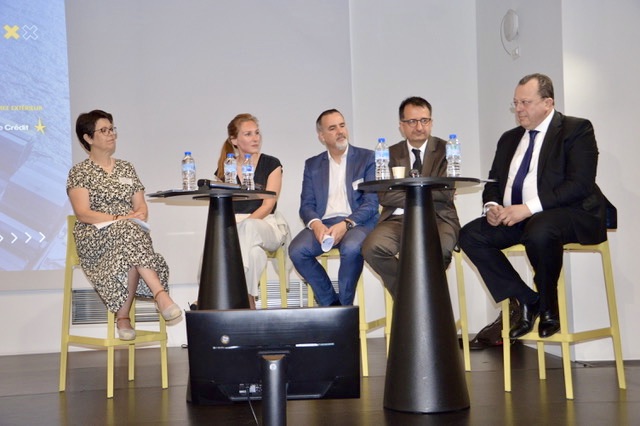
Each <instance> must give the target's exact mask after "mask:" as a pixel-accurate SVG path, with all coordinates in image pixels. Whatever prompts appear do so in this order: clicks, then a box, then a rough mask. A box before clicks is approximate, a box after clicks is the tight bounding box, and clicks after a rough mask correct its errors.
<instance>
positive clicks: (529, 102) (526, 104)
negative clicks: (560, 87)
mask: <svg viewBox="0 0 640 426" xmlns="http://www.w3.org/2000/svg"><path fill="white" fill-rule="evenodd" d="M543 99H544V98H540V99H538V100H540V101H541V100H543ZM538 100H532V99H523V100H521V101H518V100H516V99H514V100H513V102H511V108H518V106H519V105H522V108H528V107H530V106H531V105H533V103H534V102H538Z"/></svg>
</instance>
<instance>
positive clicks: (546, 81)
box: [518, 73, 555, 100]
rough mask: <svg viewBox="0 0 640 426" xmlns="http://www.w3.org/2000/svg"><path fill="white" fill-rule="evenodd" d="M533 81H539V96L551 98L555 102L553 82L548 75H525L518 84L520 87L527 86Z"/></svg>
mask: <svg viewBox="0 0 640 426" xmlns="http://www.w3.org/2000/svg"><path fill="white" fill-rule="evenodd" d="M533 79H536V80H538V94H539V95H540V97H541V98H551V99H554V100H555V98H554V97H553V96H554V94H553V81H551V79H550V78H549V76H547V75H544V74H540V73H535V74H529V75H525V76H524V77H522V78H521V79H520V81H519V82H518V86H522V85H523V84H527V83H528V82H529V81H531V80H533Z"/></svg>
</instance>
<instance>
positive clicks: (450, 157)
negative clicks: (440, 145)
mask: <svg viewBox="0 0 640 426" xmlns="http://www.w3.org/2000/svg"><path fill="white" fill-rule="evenodd" d="M461 162H462V158H461V156H460V141H459V140H458V136H457V135H455V134H451V135H449V140H448V141H447V177H460V163H461Z"/></svg>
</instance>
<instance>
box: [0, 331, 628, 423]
mask: <svg viewBox="0 0 640 426" xmlns="http://www.w3.org/2000/svg"><path fill="white" fill-rule="evenodd" d="M369 347H370V370H371V375H370V377H366V378H363V379H362V385H361V397H360V398H359V399H348V400H313V401H311V400H309V401H288V402H287V414H286V416H287V421H288V424H289V425H322V426H341V425H403V426H404V425H409V426H412V425H637V424H640V362H637V361H628V362H626V363H625V373H626V379H627V389H626V390H621V389H619V388H618V384H617V380H616V372H615V368H614V366H613V364H612V363H598V364H591V365H586V364H584V363H574V364H573V378H574V386H575V399H574V400H573V401H568V400H566V399H565V394H564V380H563V375H562V366H561V364H560V359H559V358H557V357H554V356H551V355H548V356H547V368H548V371H547V380H545V381H540V380H539V379H538V372H537V359H536V353H535V351H534V350H533V349H530V348H527V347H525V346H523V345H521V344H517V345H514V346H513V347H512V351H513V358H512V359H513V391H512V392H511V393H506V392H504V390H503V374H502V349H501V348H491V349H487V350H483V351H475V352H472V354H471V356H472V371H471V372H469V373H466V378H467V384H468V389H469V396H470V399H471V407H470V409H468V410H463V411H460V412H455V413H445V414H422V415H419V414H406V413H399V412H394V411H390V410H385V409H384V408H383V405H382V401H383V393H384V372H385V365H386V364H385V363H386V357H385V344H384V339H369ZM137 353H138V360H137V363H136V380H135V381H134V382H128V381H127V370H126V352H125V351H122V350H119V351H117V355H116V365H117V367H116V379H115V386H116V390H115V396H114V398H113V399H109V400H108V399H107V398H106V391H105V387H106V378H105V375H106V358H105V357H106V354H105V353H104V352H102V351H85V352H73V353H71V354H70V358H69V375H68V382H67V383H68V384H67V391H66V392H63V393H60V392H58V363H59V354H57V353H54V354H40V355H21V356H4V357H0V425H2V426H8V425H49V426H53V425H109V424H114V425H127V424H149V425H157V424H163V425H254V424H256V421H255V420H254V416H253V414H252V412H251V409H250V408H249V406H248V404H235V405H230V406H195V405H192V404H190V403H187V402H186V390H187V382H188V380H187V379H188V370H189V368H188V367H189V366H188V358H187V349H181V348H171V349H170V352H169V389H167V390H162V389H161V388H160V367H159V362H160V360H159V358H160V357H159V353H158V350H157V349H154V348H146V349H139V350H138V351H137ZM254 409H255V411H256V417H257V420H258V424H262V422H261V411H260V410H261V405H260V403H259V402H256V403H254Z"/></svg>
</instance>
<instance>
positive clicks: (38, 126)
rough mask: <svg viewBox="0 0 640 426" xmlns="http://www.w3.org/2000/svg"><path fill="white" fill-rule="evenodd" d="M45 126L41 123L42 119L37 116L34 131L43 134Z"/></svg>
mask: <svg viewBox="0 0 640 426" xmlns="http://www.w3.org/2000/svg"><path fill="white" fill-rule="evenodd" d="M46 127H47V126H45V125H44V124H42V120H41V119H40V118H38V124H36V125H35V128H36V131H38V132H40V133H42V134H43V135H44V129H45V128H46Z"/></svg>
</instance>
